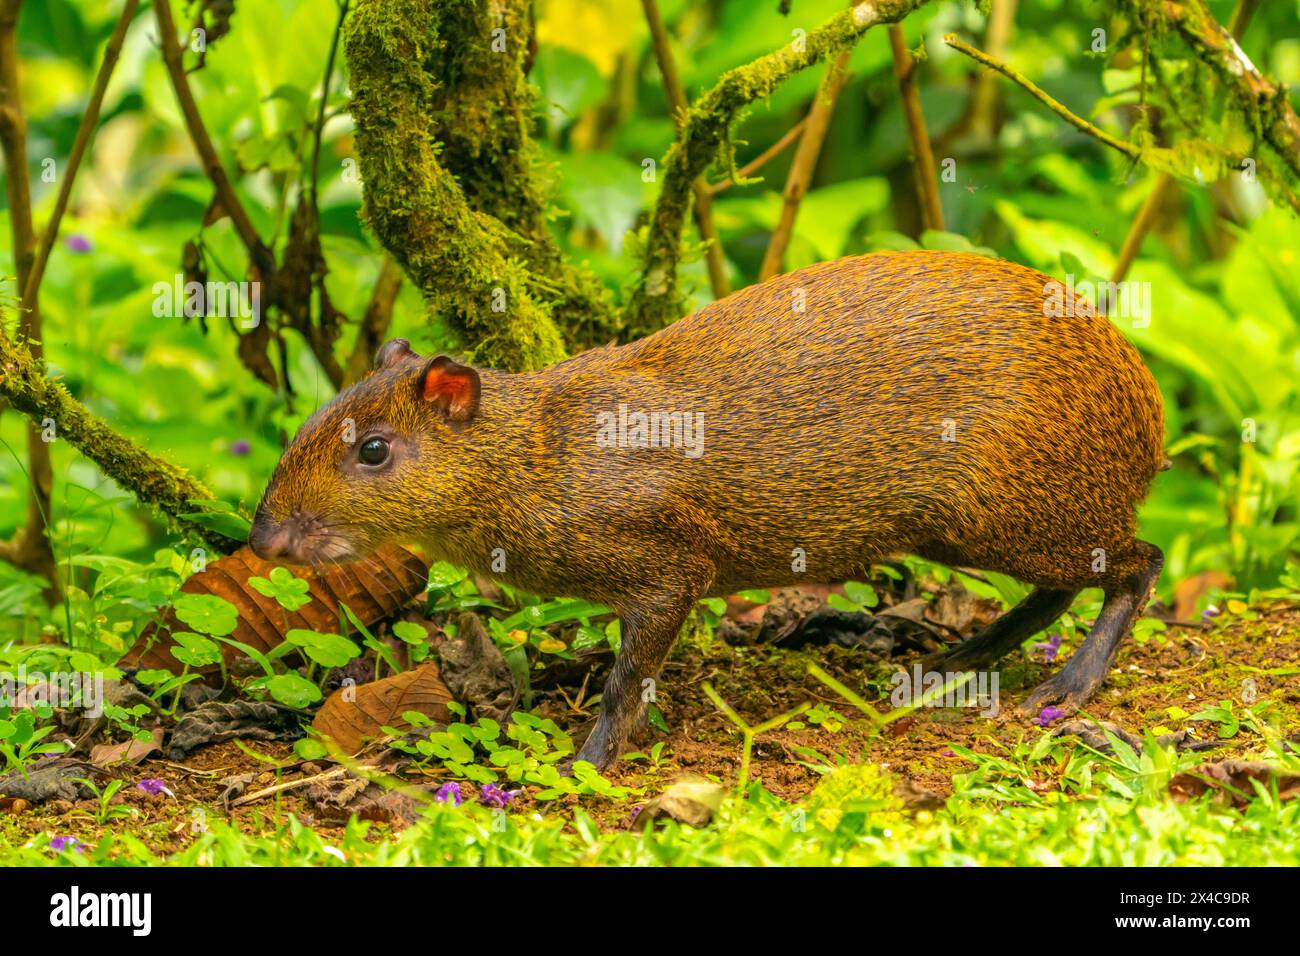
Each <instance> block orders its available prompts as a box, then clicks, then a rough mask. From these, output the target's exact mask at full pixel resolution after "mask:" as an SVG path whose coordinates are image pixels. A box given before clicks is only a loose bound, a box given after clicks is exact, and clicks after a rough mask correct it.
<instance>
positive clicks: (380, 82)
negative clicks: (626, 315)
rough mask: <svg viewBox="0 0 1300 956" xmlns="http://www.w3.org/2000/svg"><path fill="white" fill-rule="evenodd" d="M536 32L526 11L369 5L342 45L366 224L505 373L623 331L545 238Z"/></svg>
mask: <svg viewBox="0 0 1300 956" xmlns="http://www.w3.org/2000/svg"><path fill="white" fill-rule="evenodd" d="M529 31H530V26H529V20H528V3H527V2H526V0H501V2H497V3H478V2H470V0H453V2H448V3H438V4H431V3H428V2H426V0H362V2H360V3H358V4H357V6H356V8H355V10H354V11H353V13H352V15H351V18H350V20H349V23H348V26H347V31H346V36H345V46H344V49H345V52H346V55H347V59H348V70H349V73H350V76H351V80H352V90H353V100H352V115H353V118H354V119H355V121H356V126H357V140H356V144H357V152H358V155H359V158H360V168H361V175H362V179H363V181H364V193H365V215H366V218H367V221H368V222H369V224H370V226H371V228H372V229H373V230H374V232H375V234H376V236H377V237H378V238H379V241H380V242H381V243H383V245H384V247H385V248H386V249H388V251H389V252H390V253H391V254H392V256H393V257H394V258H395V259H396V260H397V261H398V262H399V263H400V264H401V265H402V267H403V268H404V269H405V270H406V272H407V273H408V274H409V275H410V276H411V278H412V279H413V280H414V281H415V282H416V284H417V285H418V286H419V287H420V289H421V290H422V291H423V292H424V294H425V296H426V298H427V299H428V301H429V304H430V306H431V307H432V308H434V309H437V310H440V311H441V312H443V313H444V314H445V315H446V316H447V317H448V319H449V320H450V322H451V324H452V326H453V328H454V329H455V330H456V331H457V332H458V333H459V334H460V335H461V337H462V339H463V341H464V343H465V345H466V347H467V348H468V349H469V351H470V353H471V355H472V357H473V358H474V359H475V360H476V361H478V362H480V363H483V364H487V365H493V366H496V367H500V368H506V369H526V368H537V367H540V366H543V365H547V364H550V363H552V362H555V361H558V360H559V359H561V358H563V357H564V355H565V353H566V350H567V349H568V348H576V347H582V346H585V345H589V344H593V343H594V342H598V341H603V340H607V339H608V338H609V337H610V336H611V335H612V334H613V332H614V331H615V329H616V324H615V323H616V314H615V311H614V309H613V306H612V304H611V303H610V299H609V295H608V293H607V292H606V290H604V289H603V288H602V287H601V285H600V284H599V283H598V282H597V281H596V279H595V278H594V277H593V276H592V275H591V274H590V273H589V272H587V271H586V270H583V269H579V268H575V267H572V266H570V265H567V264H566V263H565V262H564V261H563V257H562V255H561V253H560V250H559V248H558V246H557V245H556V243H555V241H554V238H553V237H552V236H551V234H550V232H549V230H548V228H547V224H546V219H547V197H548V190H547V187H546V185H545V183H544V182H543V180H542V178H541V177H540V176H539V174H538V163H537V161H536V159H537V157H536V146H535V144H534V143H533V140H532V137H531V135H530V132H529V127H530V123H531V115H532V93H531V91H530V88H529V85H528V81H527V78H526V76H525V73H524V70H525V65H526V62H527V57H528V42H529Z"/></svg>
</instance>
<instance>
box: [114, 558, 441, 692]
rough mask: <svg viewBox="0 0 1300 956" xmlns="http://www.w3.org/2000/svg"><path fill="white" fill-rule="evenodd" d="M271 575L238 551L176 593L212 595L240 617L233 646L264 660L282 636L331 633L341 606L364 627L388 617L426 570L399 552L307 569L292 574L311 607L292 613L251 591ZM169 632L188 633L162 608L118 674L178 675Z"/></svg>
mask: <svg viewBox="0 0 1300 956" xmlns="http://www.w3.org/2000/svg"><path fill="white" fill-rule="evenodd" d="M275 567H276V565H275V564H274V563H272V562H270V561H264V560H263V559H262V558H259V557H258V556H257V555H255V554H254V553H253V551H252V549H251V548H247V547H244V548H240V549H239V550H238V551H236V552H235V553H234V554H231V555H227V556H226V557H224V558H220V559H218V560H216V561H212V562H210V563H209V564H208V566H207V567H206V568H205V569H204V570H202V571H200V572H198V573H197V574H194V575H191V576H190V577H189V578H188V579H187V580H186V581H185V583H184V584H182V585H181V591H182V592H184V593H186V594H210V595H215V596H216V597H220V598H224V599H225V600H226V601H229V602H230V603H231V604H233V605H234V606H235V610H236V611H237V612H238V614H239V622H238V624H237V625H236V626H235V630H234V632H233V633H232V634H231V635H230V637H231V639H233V640H236V641H239V642H240V643H242V644H247V645H249V646H250V647H253V648H256V649H257V650H259V651H262V652H263V653H265V652H267V651H269V650H271V649H272V648H274V647H276V646H277V645H278V644H280V643H281V642H282V641H283V640H284V635H285V634H286V633H287V632H288V631H290V630H292V629H294V628H302V629H305V630H309V631H320V632H323V633H333V632H336V631H337V630H338V622H339V605H340V604H346V605H347V606H348V608H349V609H350V610H351V611H352V613H353V614H355V615H356V616H357V619H358V620H359V621H361V623H363V624H364V625H366V626H367V627H369V626H370V625H372V624H374V623H376V622H378V621H382V620H384V619H385V618H388V617H390V616H391V615H392V614H393V613H395V612H396V611H397V610H398V608H400V607H401V606H402V605H403V604H405V603H406V602H407V601H409V600H410V599H411V598H413V597H415V596H416V595H417V594H420V593H421V592H423V591H424V589H425V587H426V586H427V582H428V570H429V569H428V564H427V563H426V562H425V561H424V559H423V558H422V557H420V556H419V555H418V554H416V553H415V552H414V551H411V550H409V549H407V548H401V547H386V548H380V549H379V550H378V551H376V552H375V553H374V554H373V555H371V556H370V557H368V558H366V559H365V560H362V561H357V562H354V563H352V564H342V565H337V566H334V567H332V568H330V569H328V570H326V571H323V572H321V573H319V574H317V573H315V572H313V571H311V570H309V569H307V568H293V569H291V570H292V571H293V573H294V575H295V576H296V577H298V578H300V579H302V580H304V581H306V582H307V584H308V591H307V593H308V594H309V595H310V596H311V600H310V601H308V602H307V603H305V604H303V605H302V606H301V607H300V608H298V609H297V610H295V611H287V610H285V609H284V608H283V607H281V606H280V604H279V603H278V602H277V601H276V599H275V598H274V597H272V596H268V595H266V594H262V593H261V592H259V591H258V590H257V589H255V588H254V587H252V586H251V585H250V584H249V579H250V578H254V577H258V578H265V577H269V575H270V573H271V570H272V569H273V568H275ZM173 630H178V631H186V630H189V628H188V627H186V625H185V624H184V623H183V622H181V621H180V620H178V619H177V617H176V615H175V613H174V612H173V611H172V609H171V608H168V609H167V610H166V611H164V613H163V616H162V620H161V622H160V623H159V624H158V625H157V626H150V627H147V628H145V630H144V631H143V632H142V633H141V634H140V637H139V639H138V640H137V641H136V642H135V645H134V646H133V647H132V648H131V649H130V650H129V651H127V652H126V655H125V656H124V657H123V658H122V659H121V660H120V661H119V662H118V666H119V667H134V668H160V669H165V670H169V671H171V672H172V673H173V674H179V673H180V672H181V670H182V665H181V662H180V661H178V660H177V659H176V658H175V657H173V656H172V655H171V653H170V649H171V648H172V647H174V646H175V642H174V640H173V639H172V637H171V632H172V631H173ZM221 653H222V656H223V657H225V659H226V662H227V664H229V663H230V661H232V660H233V659H234V658H236V657H238V656H239V652H238V651H237V650H236V649H235V648H233V647H230V646H229V645H227V644H223V645H222V646H221ZM218 670H219V668H218V667H217V666H216V665H211V666H208V667H202V668H194V669H193V671H194V672H196V673H200V674H203V675H205V676H210V675H212V674H215V673H217V672H218Z"/></svg>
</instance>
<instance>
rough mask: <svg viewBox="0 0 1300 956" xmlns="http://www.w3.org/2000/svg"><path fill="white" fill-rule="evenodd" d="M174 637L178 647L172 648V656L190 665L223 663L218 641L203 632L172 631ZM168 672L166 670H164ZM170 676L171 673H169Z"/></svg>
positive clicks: (203, 665) (202, 665) (206, 665)
mask: <svg viewBox="0 0 1300 956" xmlns="http://www.w3.org/2000/svg"><path fill="white" fill-rule="evenodd" d="M172 639H173V640H174V641H175V642H176V643H177V645H178V646H177V647H173V648H171V654H172V657H174V658H176V659H177V660H178V661H180V662H181V663H182V664H188V665H189V666H190V667H209V666H211V665H212V664H220V663H221V648H220V647H218V646H217V644H216V642H214V641H212V640H209V639H208V638H206V637H203V636H202V635H201V634H191V633H190V632H189V631H172ZM164 673H166V672H164ZM168 676H169V677H170V676H171V675H170V674H168Z"/></svg>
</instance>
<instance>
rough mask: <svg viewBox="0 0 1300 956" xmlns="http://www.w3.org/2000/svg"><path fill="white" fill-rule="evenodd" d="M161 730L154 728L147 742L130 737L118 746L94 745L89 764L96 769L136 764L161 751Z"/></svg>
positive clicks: (91, 749)
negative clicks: (113, 765)
mask: <svg viewBox="0 0 1300 956" xmlns="http://www.w3.org/2000/svg"><path fill="white" fill-rule="evenodd" d="M162 735H163V732H162V728H161V727H155V728H154V730H153V735H152V736H151V737H150V738H149V739H148V740H136V739H135V738H134V737H132V738H131V739H130V740H127V741H125V742H123V743H120V744H96V745H95V746H93V747H91V748H90V762H91V763H92V764H94V765H95V766H96V767H107V766H110V765H111V764H137V763H139V762H140V761H141V760H143V759H144V758H145V757H147V756H149V755H150V754H151V753H154V752H155V751H158V750H162Z"/></svg>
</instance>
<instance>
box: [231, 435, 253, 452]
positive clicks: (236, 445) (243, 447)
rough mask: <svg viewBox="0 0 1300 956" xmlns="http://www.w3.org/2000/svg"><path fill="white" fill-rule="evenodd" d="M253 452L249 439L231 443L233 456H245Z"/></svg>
mask: <svg viewBox="0 0 1300 956" xmlns="http://www.w3.org/2000/svg"><path fill="white" fill-rule="evenodd" d="M252 450H253V446H252V445H250V444H249V443H248V439H246V438H240V439H239V440H237V441H233V442H231V443H230V453H231V454H232V455H240V456H243V455H247V454H248V453H249V452H250V451H252Z"/></svg>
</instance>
